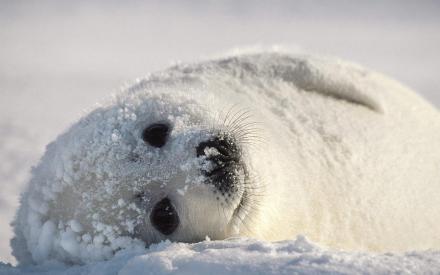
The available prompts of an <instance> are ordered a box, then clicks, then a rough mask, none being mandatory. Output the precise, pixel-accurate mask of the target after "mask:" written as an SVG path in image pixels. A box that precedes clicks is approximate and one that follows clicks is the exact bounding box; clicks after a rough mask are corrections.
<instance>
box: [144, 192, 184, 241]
mask: <svg viewBox="0 0 440 275" xmlns="http://www.w3.org/2000/svg"><path fill="white" fill-rule="evenodd" d="M150 221H151V224H152V225H153V226H154V228H156V229H157V230H158V231H159V232H161V233H162V234H164V235H170V234H171V233H173V232H174V231H175V230H176V228H177V226H179V216H178V215H177V212H176V209H174V206H173V205H172V204H171V201H170V199H168V198H164V199H163V200H161V201H160V202H158V203H157V204H156V205H155V206H154V208H153V210H152V211H151V214H150Z"/></svg>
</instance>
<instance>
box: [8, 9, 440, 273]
mask: <svg viewBox="0 0 440 275" xmlns="http://www.w3.org/2000/svg"><path fill="white" fill-rule="evenodd" d="M70 2H71V1H69V2H67V1H66V2H63V1H59V3H60V4H55V1H53V2H51V1H46V2H44V1H41V2H38V3H37V2H33V1H28V2H27V3H26V2H20V1H14V2H13V1H9V2H5V3H2V8H1V9H0V22H1V23H2V24H1V25H2V26H5V27H4V28H0V40H1V41H2V46H1V52H0V60H2V62H1V64H0V72H1V73H0V79H1V81H0V105H1V108H0V161H1V162H2V165H1V166H0V185H1V186H2V192H1V195H0V217H1V225H0V248H1V249H0V260H2V261H4V262H10V263H14V262H15V260H14V258H13V257H12V256H11V255H10V246H9V239H10V238H11V236H12V233H11V228H10V226H9V223H10V221H11V220H12V218H13V215H14V212H15V209H16V207H17V205H18V194H19V193H20V192H21V190H22V186H23V183H25V182H27V181H28V178H29V170H30V167H31V166H33V165H35V164H36V162H37V160H38V158H39V156H41V154H42V153H43V151H44V146H45V145H46V144H47V143H48V142H49V141H51V140H53V139H54V138H55V136H56V135H57V134H58V133H60V131H61V130H63V129H65V128H66V126H68V125H69V124H70V123H72V122H73V121H75V120H76V119H77V118H78V117H81V116H82V115H83V113H82V112H83V111H82V110H84V109H90V108H91V107H90V106H91V105H92V104H93V102H96V101H100V100H101V98H102V97H104V96H106V95H108V94H109V93H110V92H112V91H114V89H115V87H118V86H120V84H121V83H123V81H127V80H130V79H132V78H133V77H135V76H140V75H143V74H145V73H146V72H149V71H154V70H157V69H161V68H164V67H166V66H167V64H168V63H169V62H170V60H176V59H183V60H191V61H192V60H194V59H197V58H199V57H200V55H208V56H211V53H212V52H223V51H224V50H225V49H228V48H231V47H235V46H237V45H243V44H245V45H246V44H255V43H256V42H257V43H258V42H261V43H262V44H265V43H269V44H271V43H284V44H287V45H289V47H295V48H296V47H300V48H302V47H304V48H306V49H310V50H312V51H314V52H323V53H329V54H332V55H337V56H341V57H345V58H347V59H351V60H356V61H358V62H359V63H362V64H365V65H367V66H369V67H371V68H374V69H377V70H380V71H383V72H386V73H388V74H391V75H393V76H395V77H396V78H397V79H399V80H401V81H404V82H405V83H407V84H410V86H412V87H414V88H416V89H417V90H418V91H419V92H420V93H421V94H422V95H424V96H425V97H426V98H428V99H430V100H431V102H432V103H433V104H435V105H437V106H439V102H440V94H439V93H438V89H439V82H438V74H437V68H438V64H439V61H440V60H439V55H438V54H437V53H438V48H439V46H440V44H439V42H440V39H439V35H438V33H439V32H438V26H439V23H438V22H439V17H438V8H439V6H438V4H437V3H436V2H435V1H416V2H413V3H410V2H409V1H404V2H402V1H377V2H374V3H373V4H372V5H369V4H366V2H365V3H362V5H361V8H358V7H357V6H356V7H355V6H354V5H353V4H349V3H348V2H347V1H336V3H335V2H333V3H332V4H331V7H329V6H325V5H322V3H318V2H314V1H310V2H308V3H306V2H302V3H297V2H295V3H294V2H292V3H291V4H288V3H283V4H282V3H280V2H277V4H268V5H265V4H262V3H263V2H260V1H259V3H252V2H251V1H243V2H242V3H241V4H235V3H230V2H228V1H226V2H224V3H223V4H217V5H215V6H214V7H211V6H209V5H207V4H202V3H200V2H198V1H195V2H191V4H187V3H185V4H184V6H185V7H182V6H180V5H177V6H178V7H177V8H176V7H175V5H176V4H175V3H174V4H173V5H174V6H173V5H161V4H152V3H150V4H148V5H145V6H142V7H139V6H136V5H135V4H130V5H127V6H122V7H121V6H118V5H115V3H112V4H111V5H107V4H106V5H102V4H99V2H98V1H95V3H94V4H92V5H88V4H85V2H84V1H83V2H82V1H78V4H71V3H70ZM69 3H70V4H69ZM72 3H73V2H72ZM356 5H358V4H356ZM250 6H251V7H252V8H249V7H250ZM347 10H348V11H347ZM414 10H417V13H415V12H414ZM146 14H147V15H146ZM203 14H204V15H203ZM262 17H263V18H264V20H261V18H262ZM317 18H319V20H317ZM200 19H203V20H200ZM202 21H203V23H202ZM173 22H174V23H173ZM364 22H368V23H367V24H365V23H364ZM97 34H98V35H97ZM151 36H154V39H151ZM176 41H179V43H176ZM298 45H299V46H298ZM127 49H129V50H127ZM152 53H154V54H152ZM173 62H175V61H173ZM36 103H37V104H36ZM118 138H119V137H118V134H117V133H115V135H114V136H113V135H112V137H111V141H115V142H116V141H117V140H118ZM66 180H67V178H66ZM185 191H186V190H180V191H179V194H185ZM118 204H119V202H118ZM45 211H46V209H45V207H44V206H43V205H42V208H41V209H40V212H41V213H44V212H45ZM54 226H56V227H57V226H58V225H54ZM69 226H70V228H71V230H72V231H73V232H75V233H78V232H76V231H77V230H78V227H76V226H75V225H73V226H72V224H71V223H70V225H69ZM43 228H44V232H43V233H44V234H41V238H42V239H41V242H40V243H41V244H45V245H41V246H39V247H40V248H39V249H40V253H41V256H42V257H44V256H45V253H46V252H45V251H47V249H48V247H47V244H48V243H49V242H47V241H46V240H45V239H44V237H45V236H46V237H47V236H50V232H51V230H52V225H51V224H50V223H49V224H47V225H46V224H45V226H43ZM75 228H76V229H75ZM81 238H82V239H83V241H84V243H90V242H92V241H93V238H92V236H90V235H88V234H84V235H82V236H81ZM96 242H97V243H98V242H99V238H97V239H96ZM214 243H218V242H214ZM259 243H260V244H261V243H264V242H259ZM68 244H69V242H68V239H66V245H67V246H68ZM265 244H266V245H269V246H270V245H272V244H271V243H265ZM182 245H183V244H182ZM273 245H275V244H273ZM67 246H66V247H67ZM183 246H186V245H183ZM189 247H191V246H189ZM186 249H187V250H191V249H192V248H186ZM321 250H322V251H324V252H325V251H327V250H325V249H321ZM72 251H73V250H72ZM239 251H240V247H236V251H235V252H236V253H238V252H239ZM150 252H151V251H149V250H147V251H146V252H145V251H142V252H139V251H138V252H136V251H131V252H129V251H124V252H121V253H122V254H124V253H127V254H124V255H125V258H124V259H122V258H117V259H118V260H119V262H117V261H116V259H114V260H112V261H108V262H99V263H93V264H90V265H86V266H82V267H70V269H69V270H70V271H69V272H71V274H76V273H79V270H85V272H86V273H87V272H89V273H92V272H95V273H96V274H99V273H98V272H101V269H102V274H106V273H105V272H104V271H108V274H111V272H115V273H116V272H117V271H119V269H120V268H119V267H121V266H123V265H124V264H125V263H126V260H129V259H131V258H134V257H135V256H134V255H136V257H137V256H139V257H140V256H141V255H144V254H148V253H150ZM324 252H323V253H324ZM130 253H132V254H130ZM325 253H329V254H332V255H339V256H338V257H340V258H339V259H342V258H344V259H345V260H344V261H342V260H341V261H342V263H341V262H340V263H339V266H340V267H341V269H342V268H344V267H343V266H344V264H343V263H344V262H350V263H351V264H353V262H357V261H361V259H362V261H366V262H369V264H365V265H362V266H360V264H358V265H356V266H357V268H358V269H356V271H357V272H359V273H361V272H362V270H369V271H371V270H376V271H377V272H380V270H382V271H383V272H384V273H385V270H388V271H391V270H394V271H395V272H396V273H397V272H399V270H400V269H402V270H406V268H407V267H405V266H404V265H406V264H408V265H410V266H411V265H414V266H415V267H414V268H413V269H411V270H413V271H414V272H416V271H418V270H417V268H418V269H419V270H420V272H422V271H423V270H424V269H423V268H426V269H427V270H429V269H430V270H431V271H432V272H431V273H435V271H438V270H439V268H438V258H439V255H438V253H436V252H418V253H407V254H406V255H403V256H396V255H382V256H376V255H373V254H361V255H362V256H359V255H358V254H350V253H348V252H331V251H327V252H325ZM262 255H266V254H264V253H262ZM221 256H226V255H220V256H218V257H219V259H221V258H222V257H221ZM315 256H316V255H315ZM118 257H119V254H118ZM255 257H257V256H255ZM308 257H309V259H311V260H312V259H316V258H313V257H314V256H313V255H311V254H310V253H309V254H308ZM242 259H243V261H245V259H244V258H242ZM261 260H264V257H262V258H261ZM188 261H189V260H188ZM275 262H276V259H273V262H272V263H271V264H272V265H274V266H277V265H276V263H275ZM311 263H313V261H312V262H311ZM255 265H258V261H257V262H256V263H255ZM292 265H293V264H292ZM304 265H306V264H304ZM335 265H337V264H335ZM353 265H354V264H353ZM230 266H233V264H231V265H230ZM369 266H370V267H371V266H375V268H376V269H372V267H371V268H369ZM379 266H381V267H379ZM260 267H261V266H260ZM315 267H316V269H314V267H313V266H312V265H310V266H308V268H309V270H310V271H317V270H319V269H318V268H319V265H318V264H316V262H315ZM321 267H322V268H324V267H323V266H321ZM416 267H417V268H416ZM65 268H66V267H64V266H62V265H59V264H58V265H57V264H54V266H51V267H49V266H46V267H26V268H24V267H20V268H13V267H9V266H7V265H6V264H4V265H1V266H0V273H1V274H21V273H25V272H28V273H37V272H40V273H46V274H48V273H50V272H52V273H54V272H57V270H58V273H62V271H63V270H64V269H65ZM250 268H252V266H251V264H249V266H248V270H249V269H250ZM49 270H52V271H49ZM253 270H254V269H253ZM261 270H265V271H267V272H269V271H268V267H267V266H263V267H261ZM304 270H305V269H304ZM192 271H195V269H193V270H192ZM254 271H255V270H254ZM279 271H280V272H281V271H282V270H280V269H279ZM352 271H353V270H352ZM262 273H263V272H262ZM274 273H275V272H274ZM347 273H348V272H347ZM363 273H365V272H363ZM427 273H429V272H428V271H427Z"/></svg>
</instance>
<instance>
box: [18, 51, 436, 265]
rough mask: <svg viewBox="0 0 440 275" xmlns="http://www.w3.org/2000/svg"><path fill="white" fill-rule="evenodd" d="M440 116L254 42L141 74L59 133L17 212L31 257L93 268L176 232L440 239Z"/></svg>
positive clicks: (377, 81) (336, 67)
mask: <svg viewBox="0 0 440 275" xmlns="http://www.w3.org/2000/svg"><path fill="white" fill-rule="evenodd" d="M439 168H440V119H439V114H438V111H437V110H436V109H435V108H433V107H432V106H431V105H429V104H428V103H427V102H425V101H424V100H423V99H422V98H420V97H419V96H417V95H416V94H415V93H414V92H412V91H410V90H409V89H407V88H405V87H403V86H402V85H400V84H398V83H396V82H395V81H393V80H390V79H388V78H386V77H384V76H382V75H380V74H378V73H375V72H371V71H369V70H366V69H363V68H361V67H359V66H357V65H354V64H350V63H347V62H343V61H340V60H335V59H329V58H323V57H311V56H295V55H289V54H284V53H276V52H270V53H259V54H249V55H238V56H232V57H225V58H221V59H217V60H211V61H206V62H201V63H197V64H184V65H178V66H175V67H172V68H170V69H167V70H165V71H162V72H159V73H155V74H152V75H150V76H148V77H146V78H143V79H139V80H138V81H136V83H134V84H133V85H132V86H130V87H128V88H127V89H125V91H123V92H122V93H120V94H119V95H117V96H116V97H115V98H114V99H113V100H111V101H110V102H107V103H106V104H104V105H102V106H101V107H98V108H97V109H95V110H93V111H92V112H91V113H89V114H88V115H86V116H85V117H83V118H82V119H80V121H79V122H77V123H76V124H74V125H72V126H71V127H70V128H69V129H68V130H67V131H65V132H64V133H62V134H61V135H60V136H59V137H58V138H57V139H56V140H55V141H54V142H52V143H51V144H49V145H48V146H47V149H46V153H45V154H44V156H43V157H42V159H41V161H40V162H39V164H38V165H37V166H36V167H35V168H34V169H33V171H32V178H31V180H30V182H29V185H28V187H27V189H26V191H25V192H24V194H23V195H22V198H21V206H20V208H19V210H18V213H17V216H16V220H15V221H14V229H15V238H14V239H13V240H12V247H13V254H14V255H15V257H16V258H17V259H18V261H19V262H20V263H41V262H44V261H47V260H51V259H56V260H60V261H64V262H67V263H84V262H88V261H95V260H101V259H108V258H110V257H111V256H112V255H113V254H114V253H115V252H116V251H118V250H120V249H124V248H130V247H138V246H140V247H144V246H145V245H150V244H152V243H155V242H158V241H161V240H165V239H169V240H172V241H183V242H197V241H202V240H204V239H205V238H206V237H209V238H211V239H213V240H215V239H224V238H228V237H231V236H248V237H255V238H262V239H268V240H281V239H288V238H293V237H295V235H297V234H304V235H306V236H308V237H309V238H310V239H311V240H313V241H316V242H318V243H320V244H323V245H327V246H330V247H333V248H341V249H348V250H369V251H404V250H414V249H429V248H439V247H440V238H439V237H438V232H439V231H440V223H439V222H438V221H439V220H440V211H438V209H439V206H440V196H439V194H440V184H439V176H440V169H439Z"/></svg>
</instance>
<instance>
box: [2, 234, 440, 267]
mask: <svg viewBox="0 0 440 275" xmlns="http://www.w3.org/2000/svg"><path fill="white" fill-rule="evenodd" d="M439 270H440V252H434V251H426V252H407V253H401V254H391V253H386V254H373V253H361V252H346V251H334V250H328V249H325V248H322V247H320V246H318V245H316V244H314V243H312V242H310V241H309V240H307V239H306V238H305V237H304V236H298V237H297V238H296V239H294V240H290V241H281V242H265V241H260V240H254V239H240V238H237V239H231V240H224V241H203V242H200V243H195V244H186V243H174V242H169V241H164V242H161V243H159V244H154V245H151V246H150V247H149V248H147V249H142V248H138V249H133V250H130V249H125V250H121V251H119V252H117V253H116V255H115V256H114V258H112V259H111V260H109V261H100V262H94V263H90V264H86V265H81V266H65V265H62V264H60V263H46V264H45V265H41V266H27V267H12V266H9V265H7V264H1V263H0V274H1V275H3V274H4V275H7V274H8V275H9V274H11V275H13V274H23V275H24V274H29V275H30V274H32V275H36V274H45V275H55V274H83V275H86V274H91V275H92V274H93V275H99V274H103V275H112V274H118V275H136V274H154V275H161V274H211V275H221V274H243V275H245V274H317V273H319V274H435V273H437V272H438V271H439Z"/></svg>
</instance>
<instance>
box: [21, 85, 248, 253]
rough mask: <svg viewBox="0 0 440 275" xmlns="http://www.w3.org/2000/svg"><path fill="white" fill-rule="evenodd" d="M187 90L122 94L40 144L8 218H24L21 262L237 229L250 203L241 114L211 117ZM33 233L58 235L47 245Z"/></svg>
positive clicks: (245, 131) (218, 234)
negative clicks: (16, 208)
mask: <svg viewBox="0 0 440 275" xmlns="http://www.w3.org/2000/svg"><path fill="white" fill-rule="evenodd" d="M189 94H190V93H181V94H180V93H178V92H175V93H174V96H173V97H170V96H169V92H167V93H160V92H158V91H154V92H153V91H148V90H145V89H144V90H142V92H139V91H137V92H133V91H132V92H130V93H125V94H123V95H122V96H120V97H118V98H117V99H116V100H115V101H114V102H112V103H111V104H108V105H106V106H103V107H100V108H98V109H96V110H95V111H93V112H92V113H90V114H89V115H87V116H86V117H84V118H83V119H82V120H80V121H79V122H78V123H77V124H75V125H73V126H72V127H71V128H70V129H69V130H68V131H67V132H65V133H64V134H63V135H61V136H60V137H58V138H57V140H56V141H55V142H53V143H51V144H50V145H49V146H48V148H47V151H46V154H45V155H44V157H43V159H42V161H41V163H40V164H39V165H38V166H37V167H36V168H35V170H34V172H33V174H34V177H33V178H32V180H31V184H30V186H29V189H28V191H27V193H25V195H24V196H23V202H22V204H24V205H26V206H27V207H23V206H22V209H24V210H20V211H21V212H22V213H19V214H18V215H19V216H20V215H27V216H28V217H32V219H31V220H30V221H29V219H27V220H26V221H22V222H25V223H30V224H28V225H27V226H23V227H22V228H25V230H24V232H18V233H17V232H16V233H17V237H16V240H15V241H16V242H17V241H19V239H20V238H21V237H23V238H25V239H26V241H27V244H28V248H29V252H30V254H31V255H28V256H31V257H28V258H32V260H33V261H37V262H39V261H42V260H45V259H47V258H50V257H58V258H59V255H61V256H62V255H65V256H63V257H61V259H62V260H66V259H68V261H73V262H84V261H88V260H90V258H89V257H94V258H96V257H97V255H98V257H101V258H107V257H109V256H110V255H111V254H112V252H114V251H116V250H118V249H121V248H124V247H127V246H131V245H133V244H134V243H142V245H144V244H146V245H149V244H151V243H154V242H158V241H161V240H165V239H170V240H175V241H185V242H194V241H201V240H204V239H205V238H206V237H207V236H208V237H209V238H212V239H223V238H225V237H228V236H231V235H234V234H236V233H237V228H239V224H240V223H241V222H242V221H243V219H244V218H245V216H246V213H247V212H248V211H249V209H250V207H249V197H250V194H249V191H250V176H251V175H250V173H249V168H248V167H249V165H250V163H249V162H248V161H247V160H246V159H247V158H246V154H247V149H246V144H247V141H248V138H249V133H251V132H250V131H251V130H250V128H249V123H247V124H248V125H247V126H246V123H243V122H244V121H246V117H247V114H246V113H245V112H240V111H236V110H232V111H230V112H229V113H228V112H227V111H225V114H224V115H218V114H216V115H214V113H213V112H212V110H208V108H205V107H204V106H206V105H204V104H200V102H199V101H196V100H195V98H194V97H192V96H188V95H189ZM23 212H26V214H24V213H23ZM17 222H20V219H18V221H17ZM42 232H43V233H42ZM20 233H21V234H20ZM42 234H43V235H48V236H49V235H53V234H55V235H57V234H59V235H58V236H57V237H56V238H54V239H53V240H51V242H52V243H51V244H50V247H53V248H54V249H50V248H48V247H47V245H46V244H44V243H43V242H41V236H42ZM39 242H41V243H39ZM53 251H55V252H53ZM60 251H61V253H60ZM87 251H89V252H90V253H89V254H87V253H88V252H87ZM97 251H98V252H99V253H97ZM14 253H15V254H16V256H18V258H21V259H22V258H26V257H22V256H20V255H19V254H20V251H19V250H17V249H15V251H14ZM52 253H53V255H50V254H52ZM91 260H93V258H92V259H91Z"/></svg>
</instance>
